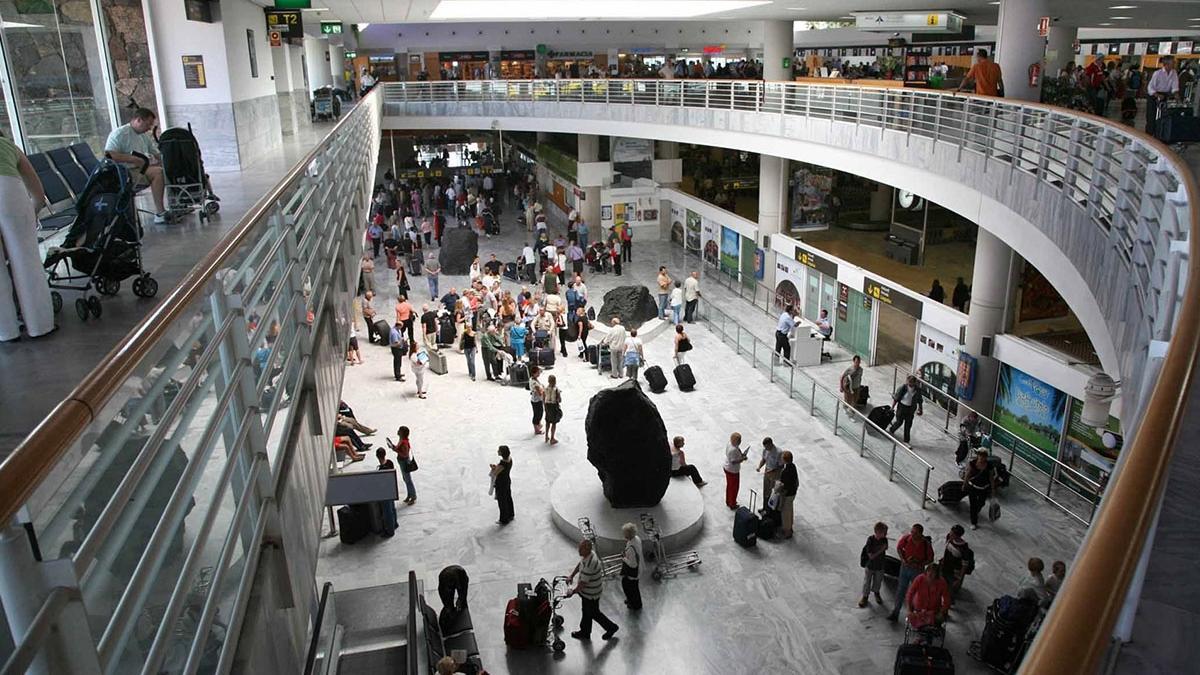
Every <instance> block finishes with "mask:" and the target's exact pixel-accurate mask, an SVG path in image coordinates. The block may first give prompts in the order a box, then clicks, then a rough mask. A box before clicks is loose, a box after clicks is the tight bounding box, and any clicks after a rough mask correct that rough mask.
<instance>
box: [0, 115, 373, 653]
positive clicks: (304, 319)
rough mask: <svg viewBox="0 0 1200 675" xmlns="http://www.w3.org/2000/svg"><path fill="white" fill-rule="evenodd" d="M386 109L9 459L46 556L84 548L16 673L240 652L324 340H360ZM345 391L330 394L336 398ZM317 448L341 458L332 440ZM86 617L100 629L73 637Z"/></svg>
mask: <svg viewBox="0 0 1200 675" xmlns="http://www.w3.org/2000/svg"><path fill="white" fill-rule="evenodd" d="M379 114H380V106H379V100H378V96H372V97H368V98H367V99H364V101H363V102H362V103H361V104H359V105H358V106H356V107H355V108H353V109H352V110H350V111H349V112H348V113H347V114H346V116H345V117H344V118H343V120H342V121H341V122H340V123H339V124H338V125H337V126H336V127H335V129H334V130H333V131H332V132H331V133H330V134H329V135H328V136H327V137H326V138H325V139H324V140H323V141H322V142H321V143H320V144H319V145H318V146H317V148H316V149H314V150H313V151H312V152H311V153H309V155H308V156H307V157H305V158H304V159H303V160H302V161H301V162H300V163H299V164H297V165H296V167H295V168H293V170H292V171H291V172H290V173H289V174H288V175H287V176H285V177H284V178H283V180H282V181H281V182H280V183H279V184H278V185H277V186H276V187H275V188H274V189H273V190H272V191H271V192H270V193H268V194H267V195H266V196H264V197H263V199H262V200H261V201H259V202H258V204H256V205H255V206H254V207H252V208H251V210H250V211H249V213H247V215H246V216H245V217H244V218H242V220H241V221H240V222H239V223H238V225H237V226H236V227H235V228H234V230H233V232H232V233H231V234H230V235H229V236H228V237H226V239H225V240H223V241H222V243H221V244H220V245H219V246H218V248H217V249H215V250H214V251H212V252H211V253H209V254H208V255H207V256H206V257H204V258H203V259H202V260H200V262H199V264H198V265H197V267H196V268H194V269H193V270H192V272H191V273H189V275H188V276H187V277H186V278H185V279H184V280H183V282H182V283H181V284H180V286H179V287H178V288H176V289H175V290H174V291H172V293H171V294H170V295H168V296H167V297H166V298H165V299H164V300H163V301H162V302H161V303H160V304H159V305H158V307H157V309H156V310H155V311H154V312H152V313H151V314H150V316H148V317H147V318H146V319H145V320H143V321H142V322H141V323H140V324H139V325H138V327H137V328H135V329H134V330H133V331H132V332H131V333H130V335H129V336H128V337H127V338H126V339H125V340H124V342H123V343H122V344H121V346H120V347H118V349H117V351H116V352H115V353H117V354H119V355H120V359H119V362H118V363H117V364H115V365H114V363H113V362H112V357H110V358H109V360H108V361H106V362H105V363H104V364H102V366H101V368H100V369H98V372H97V373H94V374H93V376H92V377H91V378H89V379H88V380H87V381H85V382H84V383H82V384H81V385H80V387H79V388H78V389H76V390H75V392H73V393H72V395H71V397H70V398H68V399H67V400H66V401H64V402H63V403H62V404H60V405H59V406H58V408H56V409H55V410H54V412H52V413H51V414H50V416H49V417H48V418H47V419H46V420H45V421H43V423H42V424H41V425H40V426H39V427H38V428H37V429H36V430H35V431H34V433H33V434H31V435H30V437H29V438H28V439H26V441H25V442H24V443H23V444H22V445H21V446H20V447H18V448H17V449H16V450H15V451H14V453H13V458H16V459H18V460H20V461H18V462H16V463H14V462H13V461H12V458H10V461H7V462H5V464H4V465H2V466H0V482H2V483H3V484H4V485H6V486H16V485H21V486H22V487H21V489H19V490H16V491H17V492H18V493H20V494H18V495H14V496H15V497H17V498H18V499H19V500H20V501H17V502H16V503H17V504H21V503H24V506H25V507H26V509H27V511H28V513H29V514H31V516H32V518H31V527H30V530H29V531H30V532H31V533H32V536H33V537H35V538H36V542H37V548H38V550H39V551H40V554H41V558H42V560H47V561H50V560H58V559H62V560H65V561H68V562H69V563H70V564H69V566H68V567H67V568H66V570H65V571H66V573H67V574H68V575H69V576H71V577H74V580H75V583H74V586H75V587H71V585H70V584H68V585H67V586H65V587H64V588H66V589H67V590H68V591H69V592H70V594H71V595H64V592H55V593H52V594H50V595H49V596H48V597H46V598H45V599H44V604H43V609H44V610H45V611H43V612H41V613H40V614H39V615H38V617H37V618H36V620H35V623H33V624H31V629H30V630H28V631H27V633H26V638H25V639H24V640H22V641H20V644H19V648H18V650H17V652H16V653H15V654H14V655H13V656H12V658H11V659H10V660H9V662H8V663H7V664H6V665H5V670H4V672H5V673H9V672H25V671H26V670H27V669H32V670H33V671H35V672H36V671H42V672H54V671H56V670H60V669H61V671H63V672H66V671H70V672H76V671H79V672H103V673H118V672H119V673H130V672H143V673H160V672H188V673H191V672H196V671H197V670H203V671H213V670H226V669H227V668H228V666H229V664H230V663H231V662H232V659H233V657H234V653H235V651H236V648H237V643H238V640H237V638H238V635H239V630H240V625H241V620H242V618H243V616H244V614H243V613H244V610H245V605H246V601H247V598H248V596H249V593H248V591H249V587H250V583H251V580H252V579H253V578H254V575H255V573H256V571H257V570H256V568H257V560H258V554H259V551H260V550H261V548H262V543H263V538H264V535H265V534H266V532H267V531H268V529H269V523H270V521H277V520H278V519H279V518H280V514H279V513H278V511H279V506H278V505H277V504H276V503H275V499H276V496H277V491H278V489H279V485H280V481H281V480H282V471H283V469H284V464H285V462H284V461H283V460H284V458H285V456H286V454H287V453H288V452H289V451H292V452H295V451H296V450H297V446H296V445H294V444H293V440H292V438H291V431H290V430H291V429H292V428H293V427H294V426H295V421H296V420H297V418H298V417H299V416H302V415H304V414H305V412H306V411H305V410H304V408H305V406H303V405H300V404H298V401H299V395H300V392H301V391H302V390H303V389H305V388H310V389H311V388H312V385H311V384H309V383H307V382H306V381H307V380H309V379H311V378H312V377H313V373H314V369H318V368H324V369H328V368H329V367H330V366H329V364H320V363H316V362H315V361H316V360H317V359H318V357H319V355H320V354H323V353H336V354H337V356H338V358H337V364H336V365H338V366H340V365H341V361H342V358H341V355H342V354H344V344H342V343H344V342H345V341H346V340H347V339H348V324H347V321H348V320H349V298H350V295H351V294H352V292H353V288H354V286H353V285H352V284H351V281H352V280H353V279H355V278H356V277H357V273H358V267H357V263H358V259H359V256H360V255H361V232H360V225H361V223H362V222H363V219H364V218H365V213H366V208H367V206H368V203H369V200H370V195H371V188H372V185H373V180H372V179H373V172H374V169H375V164H376V157H377V155H378V148H379V135H380V131H379ZM322 334H323V335H324V336H325V337H324V339H325V340H329V341H331V342H332V343H333V344H334V347H335V349H322V345H321V344H319V342H318V341H319V340H321V339H322V337H320V336H321V335H322ZM338 381H340V371H339V376H338ZM338 389H339V388H328V390H326V391H319V392H317V393H316V394H315V398H317V399H318V401H317V403H318V405H320V406H321V407H322V408H323V409H328V410H332V409H333V407H335V406H336V404H337V391H338ZM330 398H332V400H328V399H330ZM318 438H319V439H320V438H324V436H320V437H318ZM302 447H303V448H304V449H311V448H313V447H315V448H316V449H317V450H322V449H323V452H324V457H318V458H317V459H316V461H317V462H319V463H320V464H321V465H322V466H323V467H324V468H327V467H328V464H329V457H330V452H331V450H332V445H331V444H329V443H324V442H322V443H319V444H318V443H312V444H309V443H305V444H303V446H302ZM17 472H21V479H20V481H19V482H18V479H17V478H16V476H17ZM314 498H315V497H314ZM317 508H318V510H319V505H318V507H317ZM5 515H6V520H7V518H10V517H12V515H13V514H12V509H11V508H8V510H6V512H5ZM318 517H319V516H318ZM279 527H280V526H279V524H278V523H276V524H274V525H272V526H271V528H273V529H278V528H279ZM11 563H12V561H0V565H4V564H11ZM32 585H33V586H36V584H32ZM13 591H14V589H12V588H6V589H4V592H5V594H6V595H7V594H9V593H11V592H13ZM70 599H77V600H75V601H74V602H66V601H65V600H70ZM72 608H73V610H74V614H75V615H74V616H68V614H70V613H71V610H72ZM79 617H84V619H85V625H84V628H85V630H84V631H83V632H82V633H72V634H69V635H63V632H62V630H61V628H62V626H63V625H65V622H66V621H67V620H68V619H78V618H79ZM50 626H58V627H59V629H60V630H59V631H58V635H57V637H55V635H54V634H52V632H51V631H49V630H47V628H48V627H50ZM35 629H36V630H35ZM64 652H65V653H67V654H68V660H67V662H66V663H64V662H63V660H62V659H63V658H64V657H63V653H64Z"/></svg>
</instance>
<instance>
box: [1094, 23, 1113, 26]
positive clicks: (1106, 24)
mask: <svg viewBox="0 0 1200 675" xmlns="http://www.w3.org/2000/svg"><path fill="white" fill-rule="evenodd" d="M1096 25H1097V26H1111V25H1112V24H1111V23H1098V24H1096Z"/></svg>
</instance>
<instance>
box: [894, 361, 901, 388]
mask: <svg viewBox="0 0 1200 675" xmlns="http://www.w3.org/2000/svg"><path fill="white" fill-rule="evenodd" d="M899 374H900V369H899V368H897V367H896V366H892V391H896V378H897V377H898V376H899Z"/></svg>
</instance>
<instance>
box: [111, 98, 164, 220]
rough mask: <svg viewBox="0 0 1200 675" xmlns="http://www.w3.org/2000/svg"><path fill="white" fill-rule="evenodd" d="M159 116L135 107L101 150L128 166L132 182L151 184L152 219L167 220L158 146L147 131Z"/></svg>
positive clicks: (152, 127)
mask: <svg viewBox="0 0 1200 675" xmlns="http://www.w3.org/2000/svg"><path fill="white" fill-rule="evenodd" d="M157 121H158V116H157V115H155V114H154V111H152V110H147V109H146V108H138V109H137V111H136V112H134V113H133V119H131V120H129V124H125V125H122V126H119V127H117V128H116V129H113V130H112V133H110V134H109V135H108V140H107V141H105V143H104V152H105V154H107V155H108V156H109V157H110V158H112V160H113V161H114V162H118V163H120V164H124V165H125V167H126V168H128V169H129V179H130V180H131V181H133V184H134V185H137V186H142V185H149V186H150V194H151V195H153V196H154V210H155V216H154V222H155V223H165V222H167V211H166V208H164V207H163V190H164V184H165V179H164V177H163V170H162V161H161V159H160V157H159V154H158V148H157V147H156V146H155V144H154V140H153V135H149V136H148V135H147V134H149V133H150V132H151V131H152V130H153V129H154V125H155V123H156V122H157Z"/></svg>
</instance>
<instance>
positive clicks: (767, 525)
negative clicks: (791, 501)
mask: <svg viewBox="0 0 1200 675" xmlns="http://www.w3.org/2000/svg"><path fill="white" fill-rule="evenodd" d="M782 526H783V514H782V513H780V511H779V510H778V509H763V510H762V511H761V512H760V513H759V516H758V538H759V539H765V540H767V541H770V540H772V539H774V538H775V533H776V532H778V531H779V528H780V527H782Z"/></svg>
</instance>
